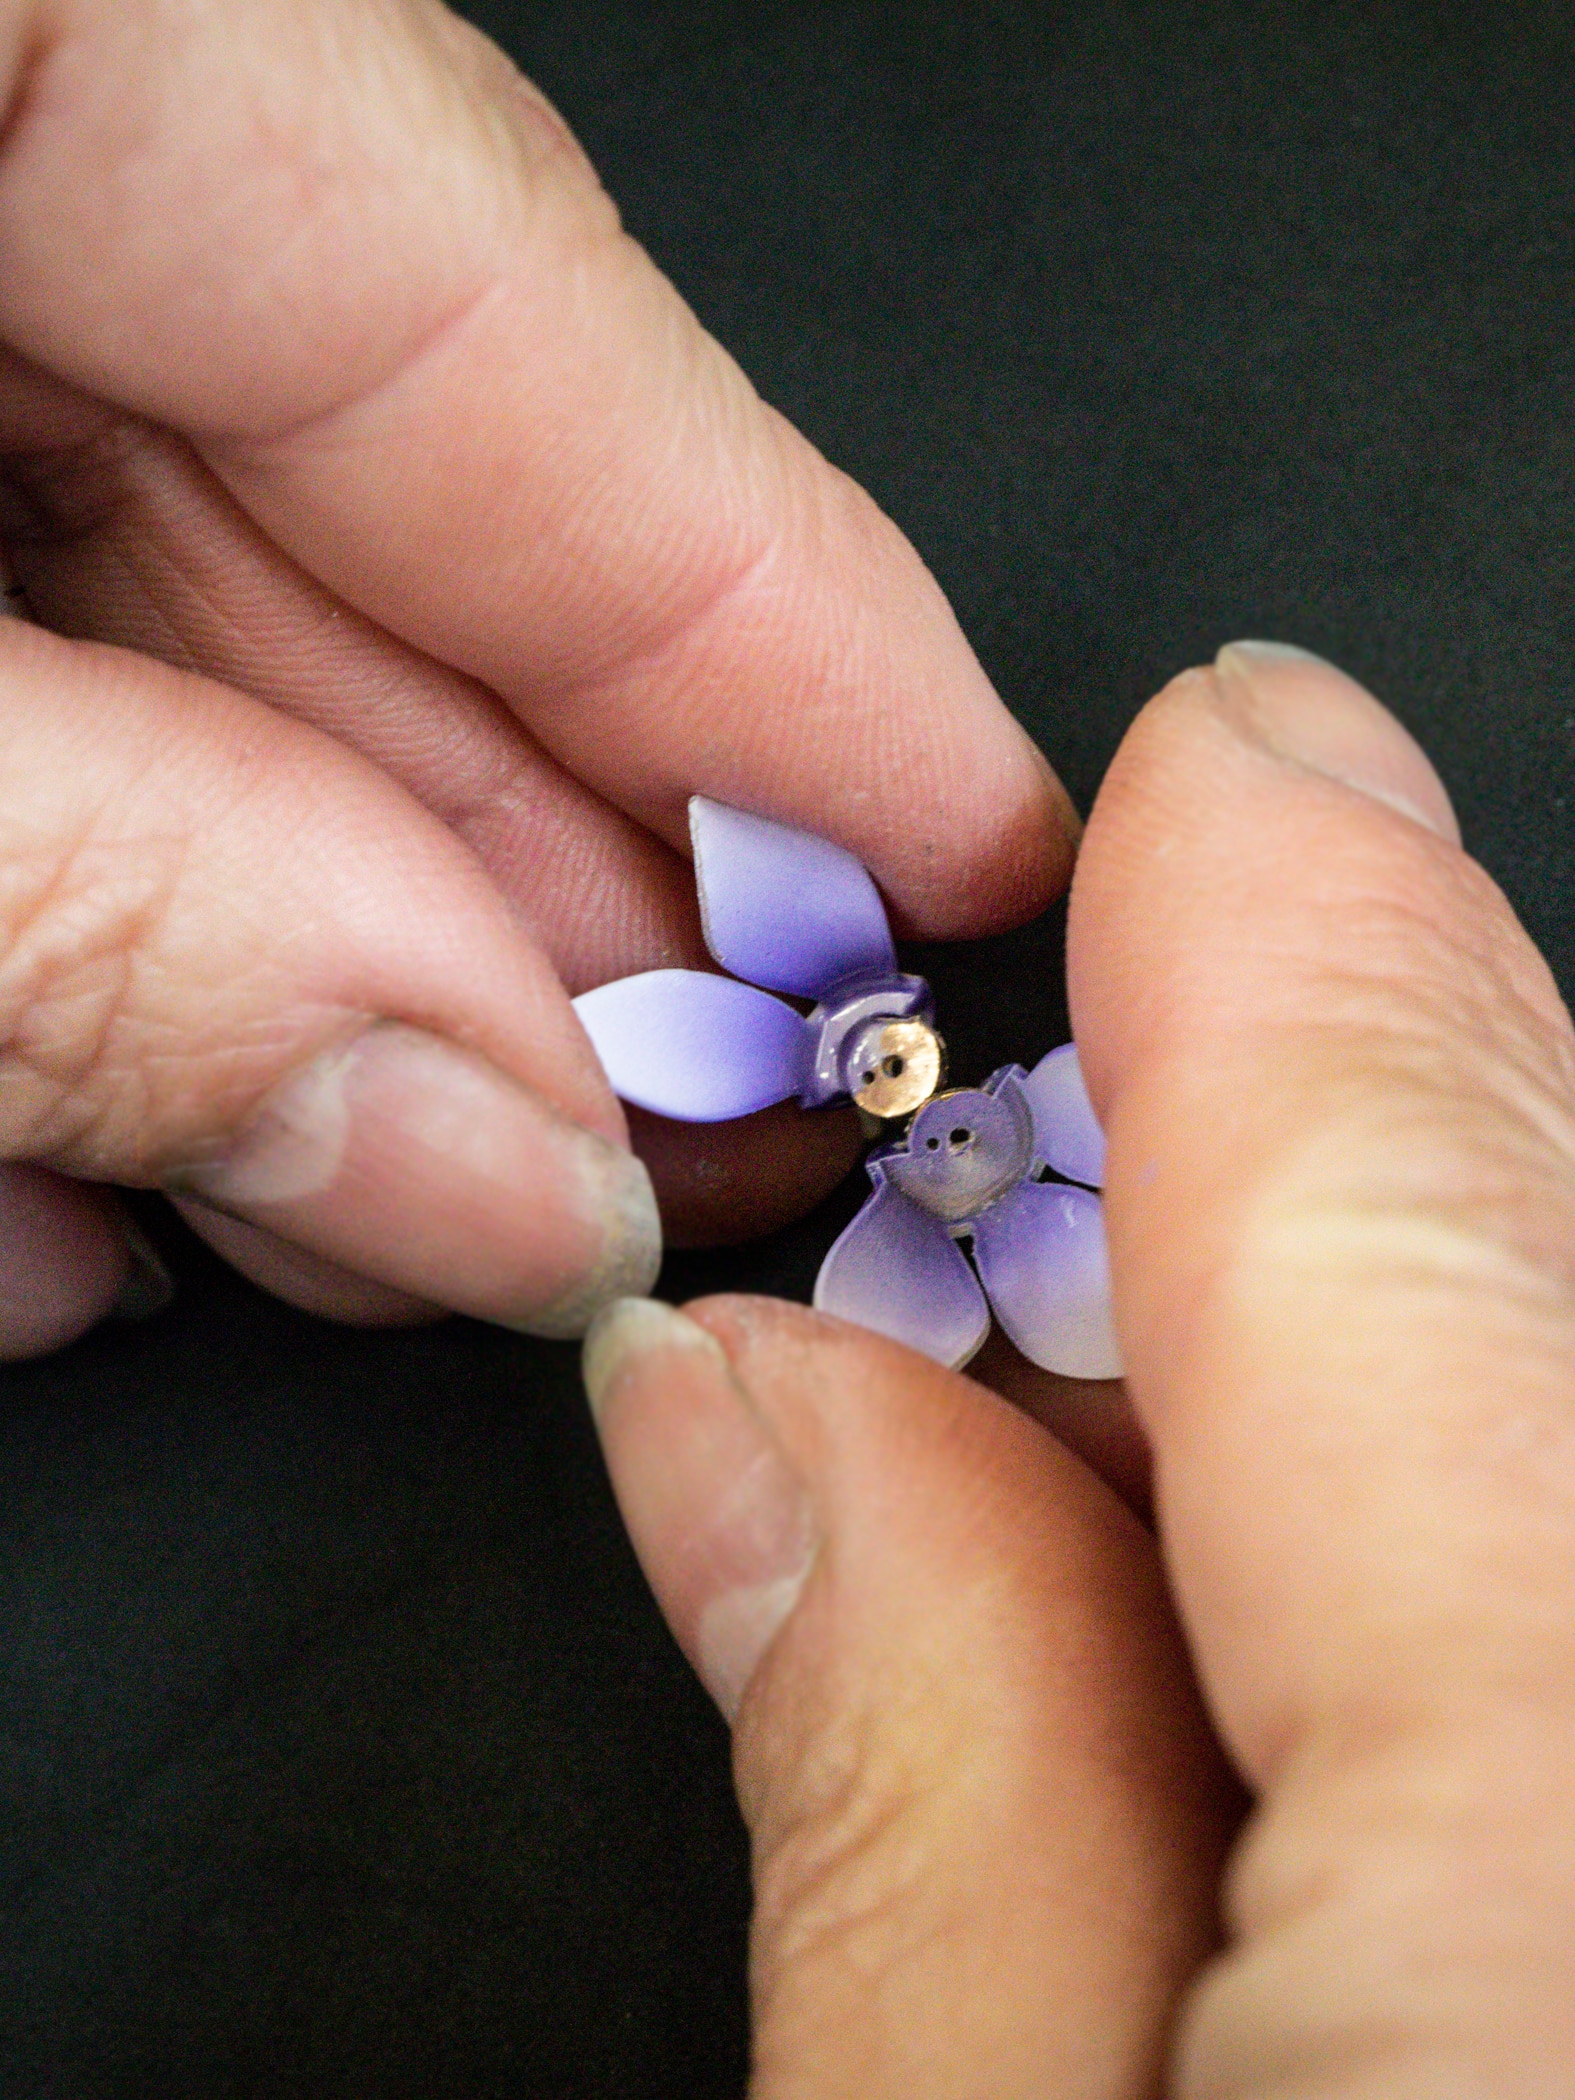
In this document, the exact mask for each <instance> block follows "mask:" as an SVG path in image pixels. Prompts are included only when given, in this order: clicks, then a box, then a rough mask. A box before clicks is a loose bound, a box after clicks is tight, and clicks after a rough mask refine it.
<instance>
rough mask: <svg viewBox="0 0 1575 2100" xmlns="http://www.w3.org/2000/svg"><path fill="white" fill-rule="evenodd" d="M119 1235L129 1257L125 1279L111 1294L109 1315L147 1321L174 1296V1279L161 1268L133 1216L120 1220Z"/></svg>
mask: <svg viewBox="0 0 1575 2100" xmlns="http://www.w3.org/2000/svg"><path fill="white" fill-rule="evenodd" d="M120 1229H121V1236H122V1238H123V1239H124V1240H125V1243H126V1252H127V1254H128V1255H129V1256H130V1257H131V1264H130V1267H129V1268H128V1269H127V1271H126V1280H125V1282H124V1283H122V1285H121V1286H120V1289H119V1290H118V1291H117V1292H116V1293H115V1302H114V1304H113V1305H112V1306H111V1307H110V1314H111V1317H112V1318H114V1319H117V1320H151V1319H152V1318H153V1316H154V1314H155V1313H161V1312H163V1311H164V1309H165V1307H166V1306H168V1305H170V1304H172V1303H173V1301H174V1297H175V1279H174V1277H173V1276H171V1274H170V1272H169V1270H168V1269H167V1268H165V1266H164V1263H163V1261H162V1260H161V1259H160V1257H159V1252H158V1249H157V1248H156V1247H155V1246H154V1244H153V1242H152V1241H151V1240H150V1239H149V1238H148V1236H147V1234H146V1233H145V1232H144V1231H143V1229H142V1227H141V1226H140V1225H139V1224H138V1223H137V1221H136V1219H135V1218H131V1217H123V1218H122V1219H121V1226H120Z"/></svg>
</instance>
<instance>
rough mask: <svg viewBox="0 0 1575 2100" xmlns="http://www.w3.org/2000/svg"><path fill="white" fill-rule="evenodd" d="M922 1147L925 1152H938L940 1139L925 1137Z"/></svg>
mask: <svg viewBox="0 0 1575 2100" xmlns="http://www.w3.org/2000/svg"><path fill="white" fill-rule="evenodd" d="M924 1149H925V1151H926V1152H939V1151H940V1149H941V1141H940V1139H939V1138H926V1139H925V1140H924Z"/></svg>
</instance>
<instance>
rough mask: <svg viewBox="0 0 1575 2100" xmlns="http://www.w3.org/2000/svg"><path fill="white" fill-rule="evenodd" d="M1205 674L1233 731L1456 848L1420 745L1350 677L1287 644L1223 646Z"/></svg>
mask: <svg viewBox="0 0 1575 2100" xmlns="http://www.w3.org/2000/svg"><path fill="white" fill-rule="evenodd" d="M1214 667H1215V671H1216V673H1217V674H1218V681H1219V690H1220V695H1221V699H1222V702H1223V705H1224V709H1225V712H1226V714H1227V716H1228V717H1229V718H1230V720H1231V721H1232V724H1233V726H1234V727H1235V728H1236V729H1237V730H1238V732H1240V733H1243V734H1245V735H1247V736H1248V737H1250V738H1251V740H1252V741H1253V742H1255V743H1257V744H1259V745H1260V746H1262V747H1263V748H1265V749H1267V750H1269V751H1271V752H1273V754H1274V755H1275V756H1276V757H1277V758H1283V759H1289V760H1290V761H1291V762H1292V763H1293V764H1295V765H1298V766H1303V767H1305V768H1306V769H1307V770H1308V771H1309V772H1312V773H1319V774H1322V775H1323V777H1324V778H1325V779H1327V780H1337V781H1339V782H1341V783H1342V784H1343V785H1344V786H1346V787H1351V788H1355V789H1357V790H1358V791H1359V792H1360V793H1362V794H1364V795H1371V796H1372V797H1374V799H1375V800H1377V801H1379V802H1384V803H1387V804H1388V805H1389V807H1390V808H1391V809H1396V810H1398V811H1399V812H1400V813H1401V815H1402V816H1406V817H1409V818H1411V820H1412V821H1413V823H1417V824H1422V825H1425V826H1426V827H1427V829H1428V830H1429V831H1434V832H1437V834H1438V835H1439V837H1440V838H1445V839H1448V840H1449V842H1450V844H1451V845H1456V846H1458V845H1459V843H1460V826H1459V824H1458V823H1457V822H1456V819H1455V812H1454V809H1453V808H1452V806H1451V804H1450V800H1449V796H1448V795H1447V793H1446V792H1445V790H1444V785H1443V782H1442V781H1441V780H1440V779H1439V777H1438V775H1437V773H1435V772H1434V770H1433V767H1432V765H1431V763H1430V762H1429V760H1428V758H1427V755H1426V753H1425V752H1424V751H1423V750H1422V747H1421V745H1420V744H1418V743H1417V741H1416V739H1415V738H1414V737H1413V736H1411V734H1410V733H1409V731H1407V730H1406V729H1404V728H1403V727H1402V726H1401V724H1400V723H1399V722H1398V721H1397V720H1396V719H1395V717H1394V716H1393V715H1392V714H1391V713H1390V712H1389V710H1388V708H1386V707H1384V706H1383V705H1382V704H1381V703H1380V702H1379V701H1377V700H1375V699H1374V698H1373V696H1372V695H1371V693H1369V692H1367V691H1366V690H1365V689H1364V688H1363V687H1362V686H1359V685H1358V684H1357V683H1356V681H1355V680H1354V679H1353V678H1348V677H1347V676H1346V674H1345V673H1344V672H1343V671H1341V670H1338V669H1336V667H1335V666H1334V665H1333V664H1330V663H1326V662H1325V661H1324V660H1323V658H1322V657H1319V656H1314V655H1312V654H1311V652H1310V651H1308V650H1306V649H1298V648H1295V647H1293V646H1292V645H1291V644H1290V643H1288V642H1256V641H1248V642H1230V643H1228V644H1227V645H1226V646H1225V648H1223V649H1222V650H1221V651H1220V653H1219V655H1218V656H1217V657H1216V658H1215V666H1214Z"/></svg>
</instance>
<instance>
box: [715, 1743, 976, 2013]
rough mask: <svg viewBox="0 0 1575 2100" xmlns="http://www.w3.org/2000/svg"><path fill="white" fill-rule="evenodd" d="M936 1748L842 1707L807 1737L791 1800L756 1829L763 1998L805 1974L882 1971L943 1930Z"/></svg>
mask: <svg viewBox="0 0 1575 2100" xmlns="http://www.w3.org/2000/svg"><path fill="white" fill-rule="evenodd" d="M935 1747H936V1746H935V1745H934V1744H933V1743H926V1744H925V1745H924V1755H923V1757H922V1758H917V1757H913V1756H909V1755H907V1754H906V1753H905V1752H904V1750H903V1748H902V1741H901V1737H900V1736H899V1735H897V1734H894V1733H893V1731H892V1730H891V1729H889V1728H888V1727H886V1726H883V1725H880V1724H878V1723H875V1722H872V1721H870V1720H868V1719H866V1720H865V1721H863V1722H861V1721H860V1720H859V1719H858V1718H857V1717H856V1716H850V1715H848V1714H844V1715H842V1716H839V1717H838V1719H837V1720H836V1721H834V1722H828V1723H826V1724H825V1725H824V1726H822V1727H820V1728H818V1729H817V1732H816V1737H815V1740H814V1741H813V1742H812V1743H811V1744H808V1745H805V1744H803V1743H800V1744H799V1745H798V1746H797V1748H796V1750H795V1752H794V1756H793V1777H792V1782H791V1785H790V1787H789V1789H788V1791H787V1798H786V1799H783V1798H780V1796H779V1798H778V1799H776V1800H775V1801H774V1803H773V1806H772V1812H771V1814H770V1815H769V1817H768V1818H766V1819H764V1820H763V1821H757V1826H756V1836H757V1845H756V1866H755V1924H754V1945H755V1966H756V1972H757V1974H756V1984H757V1989H758V1991H759V1992H760V1994H761V1996H762V1999H763V2000H769V1999H770V1997H771V1995H772V1991H773V1987H774V1986H776V1985H779V1984H780V1983H781V1982H782V1980H783V1979H785V1978H788V1977H792V1978H794V1979H795V1980H797V1981H800V1982H801V1981H802V1980H803V1978H804V1977H805V1974H806V1972H810V1973H815V1972H822V1971H824V1970H825V1969H826V1968H828V1967H831V1968H835V1970H836V1971H837V1973H838V1974H839V1976H841V1977H843V1978H846V1977H848V1976H850V1975H851V1976H861V1975H862V1976H868V1977H876V1976H880V1975H883V1974H886V1973H888V1972H890V1971H891V1970H892V1969H893V1968H894V1967H895V1966H896V1965H897V1964H898V1963H899V1961H901V1960H903V1959H905V1958H906V1957H907V1956H909V1955H911V1953H912V1952H913V1950H914V1948H915V1946H916V1944H917V1943H919V1942H921V1941H923V1940H924V1939H926V1938H928V1937H930V1936H931V1935H933V1934H934V1933H935V1932H937V1931H938V1930H940V1929H941V1924H940V1921H939V1920H938V1918H937V1916H936V1911H935V1905H934V1903H933V1901H932V1900H931V1897H932V1892H933V1887H934V1879H935V1877H934V1869H935V1857H934V1852H935V1846H934V1827H935V1820H936V1801H935V1780H934V1777H933V1774H932V1771H931V1760H932V1753H933V1751H934V1749H935Z"/></svg>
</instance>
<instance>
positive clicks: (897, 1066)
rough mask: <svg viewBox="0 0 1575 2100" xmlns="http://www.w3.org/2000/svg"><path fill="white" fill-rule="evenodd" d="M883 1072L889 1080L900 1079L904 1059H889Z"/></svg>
mask: <svg viewBox="0 0 1575 2100" xmlns="http://www.w3.org/2000/svg"><path fill="white" fill-rule="evenodd" d="M882 1070H883V1071H884V1072H885V1074H886V1077H887V1078H888V1079H900V1078H901V1077H902V1059H901V1058H900V1057H888V1058H887V1060H886V1062H885V1064H884V1066H883V1067H882Z"/></svg>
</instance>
